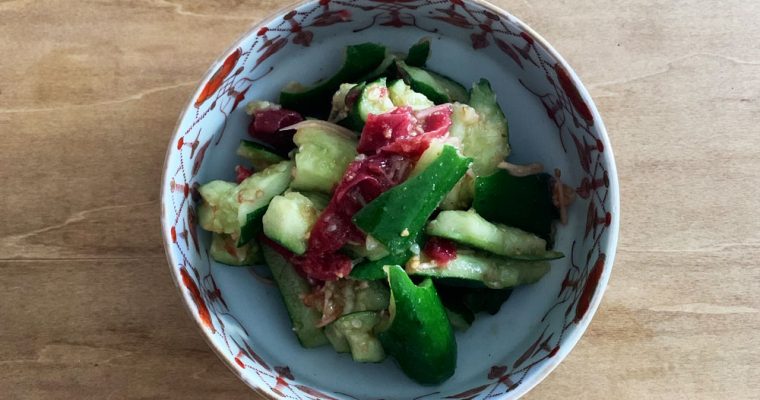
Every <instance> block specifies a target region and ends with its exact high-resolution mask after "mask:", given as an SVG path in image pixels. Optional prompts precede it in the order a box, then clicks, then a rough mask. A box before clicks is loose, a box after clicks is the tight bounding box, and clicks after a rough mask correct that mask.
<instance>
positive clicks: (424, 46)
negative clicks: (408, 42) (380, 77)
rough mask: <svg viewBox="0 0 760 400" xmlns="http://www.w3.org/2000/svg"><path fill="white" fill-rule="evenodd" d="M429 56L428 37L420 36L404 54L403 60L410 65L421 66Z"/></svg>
mask: <svg viewBox="0 0 760 400" xmlns="http://www.w3.org/2000/svg"><path fill="white" fill-rule="evenodd" d="M429 57H430V38H422V39H420V41H419V42H417V43H415V44H414V45H412V47H410V48H409V51H408V52H407V54H406V58H405V59H404V62H406V65H410V66H412V67H418V68H422V67H424V66H425V63H426V62H427V60H428V58H429Z"/></svg>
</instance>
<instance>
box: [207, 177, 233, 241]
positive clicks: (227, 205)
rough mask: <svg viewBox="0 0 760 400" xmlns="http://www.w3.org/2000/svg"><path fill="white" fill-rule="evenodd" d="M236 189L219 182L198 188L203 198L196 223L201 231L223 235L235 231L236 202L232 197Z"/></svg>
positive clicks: (229, 183) (228, 183)
mask: <svg viewBox="0 0 760 400" xmlns="http://www.w3.org/2000/svg"><path fill="white" fill-rule="evenodd" d="M236 188H237V186H236V185H235V184H234V183H232V182H226V181H219V180H216V181H211V182H208V183H206V184H205V185H201V186H200V187H199V188H198V193H200V195H201V197H202V198H203V203H201V205H200V206H198V223H199V224H200V226H201V227H202V228H203V229H205V230H207V231H209V232H216V233H225V234H232V233H235V232H236V231H237V229H238V224H237V202H235V199H234V197H233V192H234V191H235V189H236Z"/></svg>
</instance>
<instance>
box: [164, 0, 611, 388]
mask: <svg viewBox="0 0 760 400" xmlns="http://www.w3.org/2000/svg"><path fill="white" fill-rule="evenodd" d="M314 1H317V0H299V1H295V2H288V3H287V4H285V5H284V6H282V7H279V8H277V9H276V10H275V11H273V12H270V13H268V14H267V15H266V16H264V17H262V18H260V19H258V20H256V21H255V22H253V23H251V24H250V25H249V28H248V29H247V30H246V31H245V32H243V33H242V34H240V35H239V36H238V37H237V39H236V40H235V41H234V42H233V43H232V44H231V45H230V46H228V47H227V48H226V49H225V50H224V51H223V52H222V53H221V55H220V56H219V57H217V58H216V60H214V62H212V63H211V66H210V67H209V68H208V69H207V70H206V72H205V73H204V74H203V76H202V78H201V79H200V80H199V81H198V82H199V83H198V86H197V87H196V89H195V91H193V94H192V96H191V97H190V99H189V100H188V102H187V103H186V105H185V107H184V109H183V111H182V113H180V116H179V118H178V119H177V122H176V123H175V125H174V128H173V130H172V132H173V133H172V136H171V138H170V139H169V142H168V145H167V148H166V152H165V155H164V162H163V165H162V168H163V170H162V174H161V189H160V194H159V196H160V200H161V216H160V222H161V237H162V241H163V248H164V254H165V255H166V260H167V264H168V267H169V271H170V274H171V276H172V281H173V282H174V286H175V287H176V289H177V290H178V291H179V294H180V297H181V298H182V301H183V303H184V305H185V307H184V308H185V311H186V312H187V313H188V315H189V316H190V317H191V318H192V319H193V320H194V321H195V325H196V328H197V329H198V330H199V331H200V332H201V336H202V337H203V339H204V341H205V342H206V344H207V345H208V346H209V347H210V348H211V349H212V351H213V352H214V353H215V354H216V356H217V357H218V358H219V359H221V360H222V361H223V364H224V365H226V366H227V368H228V369H229V370H230V371H231V372H232V373H233V374H234V375H235V376H237V377H238V378H239V379H240V380H242V381H243V382H244V383H245V384H246V385H248V387H250V388H251V389H253V390H254V391H255V392H256V393H257V394H259V395H262V396H264V397H265V398H267V399H272V400H279V399H278V398H277V397H274V396H272V395H271V394H270V393H268V392H267V391H266V390H264V389H263V388H262V387H261V386H260V385H258V384H257V383H256V382H254V381H253V380H251V379H249V378H248V377H246V376H245V375H244V374H243V373H242V372H241V371H239V370H238V369H237V368H235V365H234V361H233V360H231V359H230V358H229V357H228V356H227V355H226V354H223V353H222V351H221V349H219V348H218V347H217V346H216V345H215V344H214V342H213V339H212V337H211V335H212V334H211V333H210V332H209V331H208V330H207V329H204V328H203V322H202V321H201V319H200V317H199V316H198V314H197V313H193V312H192V307H191V305H192V304H191V302H190V300H189V299H188V298H187V296H185V295H184V294H183V291H182V286H181V285H180V281H179V280H180V277H179V276H178V273H177V272H176V268H174V266H175V265H177V260H175V258H174V256H173V255H172V252H171V249H170V247H171V243H172V242H171V238H170V234H169V231H168V230H167V228H166V227H167V224H166V213H165V212H164V204H165V201H164V200H165V199H166V198H167V197H168V196H169V195H170V194H169V193H168V192H167V188H168V187H169V184H168V182H169V179H170V177H169V170H168V168H167V166H168V163H169V158H170V156H171V154H172V147H173V146H172V144H173V143H175V142H176V141H177V140H178V137H179V136H180V135H181V132H180V130H179V128H180V126H181V124H182V121H183V120H184V118H185V116H186V115H187V113H188V112H189V111H190V110H191V109H192V105H193V99H195V98H197V97H198V95H199V94H200V92H201V91H202V90H203V87H204V85H205V83H206V82H207V81H208V80H209V79H210V78H211V77H212V76H213V75H214V73H215V72H216V70H217V69H218V68H219V66H220V65H221V64H222V63H223V62H224V60H225V58H226V57H227V56H228V55H229V54H230V53H231V52H232V51H234V50H235V49H236V48H238V47H240V45H241V44H242V43H243V41H245V40H246V39H247V38H248V37H250V36H251V35H255V34H256V32H257V31H258V30H259V29H260V28H261V27H263V26H266V25H268V24H269V23H271V22H272V21H274V20H275V19H276V18H278V17H279V16H281V15H283V14H285V13H287V12H288V11H290V10H292V9H296V8H300V7H302V6H304V5H306V4H309V3H311V2H314ZM464 1H465V2H467V3H473V4H476V5H479V6H481V7H483V8H486V9H489V10H490V11H492V12H494V13H495V14H498V15H501V16H504V17H507V18H508V19H509V20H510V21H511V22H513V23H515V24H516V25H517V26H519V27H520V28H521V29H522V30H523V31H525V32H527V33H528V34H530V35H531V36H532V37H533V38H534V39H535V40H536V41H537V42H539V43H540V44H541V46H543V48H544V50H545V51H546V52H547V53H549V54H550V55H551V56H552V57H554V59H555V60H556V61H557V62H558V63H559V64H560V65H562V67H564V68H565V69H566V70H567V71H568V73H569V75H570V79H571V81H572V82H573V85H574V86H575V87H576V88H577V89H578V92H579V93H580V96H581V97H582V98H583V100H584V101H585V102H586V104H588V106H589V109H590V111H591V115H592V116H593V120H594V121H595V124H597V129H598V131H599V134H600V137H599V140H601V141H602V144H603V145H604V149H605V152H604V153H605V156H604V157H605V162H606V163H607V168H608V170H607V171H608V176H609V193H610V199H609V200H610V205H611V212H612V215H613V216H614V217H613V218H612V221H611V223H610V226H609V229H608V232H609V239H608V243H607V246H606V248H605V249H604V250H605V254H606V259H605V262H604V267H603V271H602V276H601V277H600V280H599V284H598V286H597V288H596V293H595V294H594V295H593V296H592V301H591V304H589V308H588V311H587V312H586V314H585V315H584V316H583V318H582V319H581V321H580V322H579V323H578V324H577V327H576V329H574V330H573V331H572V332H570V333H569V334H568V335H566V336H565V337H563V338H562V340H561V341H560V343H561V344H562V346H560V349H559V351H558V352H557V354H556V355H555V356H554V357H552V358H550V359H548V360H547V362H546V363H545V364H544V365H542V366H540V367H539V368H538V369H537V370H536V372H535V373H533V374H532V376H529V377H526V379H525V381H523V382H522V384H520V385H519V386H517V387H516V388H515V389H514V390H513V391H510V392H508V393H507V394H505V396H506V395H512V396H514V398H515V399H518V398H520V397H522V396H524V395H525V394H526V393H528V392H530V391H531V390H532V389H533V388H535V387H536V386H537V385H538V384H539V383H541V382H542V381H543V380H544V379H546V377H547V376H549V374H551V372H552V371H554V369H556V368H557V366H558V365H559V364H560V363H561V362H562V361H563V360H564V359H565V358H566V357H567V356H568V355H569V354H570V352H571V351H572V350H573V349H574V348H575V346H576V345H577V344H578V342H579V341H580V338H581V337H582V336H583V334H584V333H585V332H586V329H588V326H589V325H590V323H591V320H592V319H593V317H594V315H595V314H596V311H597V309H598V308H599V305H600V304H601V302H602V298H603V297H604V293H605V291H606V289H607V284H608V283H609V279H610V275H611V272H612V266H613V264H614V261H615V256H616V253H617V244H618V239H619V230H620V187H619V181H618V174H617V166H616V164H615V157H614V153H613V150H612V146H611V143H610V139H609V135H608V133H607V128H606V126H605V125H604V121H603V120H602V117H601V114H600V113H599V110H598V109H597V107H596V103H594V101H593V99H592V98H591V94H590V93H589V92H588V89H587V88H586V86H585V85H584V84H583V82H582V81H581V79H580V78H579V77H578V74H577V73H576V72H575V70H574V69H573V68H572V67H571V66H570V64H569V63H568V62H567V60H565V58H564V57H562V55H560V53H559V52H558V51H557V50H556V49H555V48H554V47H553V46H552V45H551V44H550V43H549V42H548V41H547V40H546V39H545V38H544V37H543V36H541V35H540V34H539V33H538V32H536V31H535V30H533V28H531V27H530V26H529V25H528V24H526V23H525V22H523V21H522V20H521V19H519V18H517V17H516V16H514V15H513V14H511V13H510V12H508V11H506V10H505V9H503V8H502V7H500V6H497V5H496V4H493V3H491V2H489V1H487V0H464ZM500 398H503V397H501V396H500Z"/></svg>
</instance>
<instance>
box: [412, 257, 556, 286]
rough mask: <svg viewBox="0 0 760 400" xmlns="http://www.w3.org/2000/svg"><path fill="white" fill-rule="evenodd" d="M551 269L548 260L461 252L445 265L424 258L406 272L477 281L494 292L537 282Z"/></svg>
mask: <svg viewBox="0 0 760 400" xmlns="http://www.w3.org/2000/svg"><path fill="white" fill-rule="evenodd" d="M549 268H550V266H549V262H548V261H522V260H512V259H508V258H503V257H494V256H490V255H486V254H478V253H473V254H468V253H467V252H466V251H462V250H459V252H458V253H457V257H456V258H455V259H453V260H451V261H449V262H448V264H446V265H445V266H438V265H436V264H435V263H434V262H432V261H430V260H429V259H427V258H426V257H425V256H424V255H423V256H422V257H421V261H420V264H419V266H416V267H415V268H414V269H413V270H408V271H407V272H408V273H409V274H410V275H416V276H422V277H430V278H436V279H462V280H467V281H476V282H481V283H483V284H484V285H485V286H486V287H488V288H491V289H504V288H510V287H514V286H519V285H525V284H530V283H534V282H537V281H538V280H539V279H541V278H542V277H543V276H544V275H545V274H546V273H547V272H549Z"/></svg>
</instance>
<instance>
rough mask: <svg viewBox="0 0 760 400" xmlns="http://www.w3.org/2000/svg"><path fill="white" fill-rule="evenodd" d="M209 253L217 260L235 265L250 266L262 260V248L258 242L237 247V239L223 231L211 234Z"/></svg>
mask: <svg viewBox="0 0 760 400" xmlns="http://www.w3.org/2000/svg"><path fill="white" fill-rule="evenodd" d="M208 254H209V255H210V256H211V258H213V259H214V260H215V261H217V262H220V263H222V264H226V265H233V266H250V265H254V264H258V263H260V262H261V261H262V256H261V248H260V247H259V244H258V243H256V242H248V243H246V244H245V245H243V246H241V247H237V240H235V239H233V238H232V236H230V235H226V234H223V233H216V232H213V233H212V234H211V246H210V247H209V249H208Z"/></svg>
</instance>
